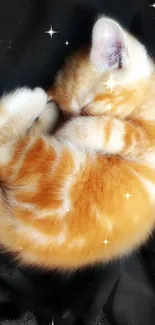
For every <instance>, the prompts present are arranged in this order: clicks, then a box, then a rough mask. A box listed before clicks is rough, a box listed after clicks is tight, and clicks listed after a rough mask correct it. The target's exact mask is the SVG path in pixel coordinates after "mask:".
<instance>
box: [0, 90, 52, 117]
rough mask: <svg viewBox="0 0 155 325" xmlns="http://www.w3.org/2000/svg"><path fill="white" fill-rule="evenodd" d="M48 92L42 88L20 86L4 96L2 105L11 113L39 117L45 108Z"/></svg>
mask: <svg viewBox="0 0 155 325" xmlns="http://www.w3.org/2000/svg"><path fill="white" fill-rule="evenodd" d="M47 100H48V98H47V94H46V92H45V91H44V90H43V89H42V88H35V89H33V90H32V89H30V88H26V87H25V88H18V89H16V90H15V91H14V92H12V93H10V94H8V95H6V96H3V98H2V102H1V104H2V107H3V109H4V110H5V111H6V112H7V113H8V114H9V115H10V116H12V115H16V114H18V113H19V114H20V115H24V114H30V115H34V119H35V118H37V117H38V116H39V115H40V114H41V113H42V112H43V111H44V109H45V107H46V104H47Z"/></svg>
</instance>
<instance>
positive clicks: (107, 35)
mask: <svg viewBox="0 0 155 325" xmlns="http://www.w3.org/2000/svg"><path fill="white" fill-rule="evenodd" d="M110 35H111V34H110V33H108V31H107V29H106V31H105V32H104V34H103V36H104V38H105V39H106V40H107V39H108V38H109V36H110Z"/></svg>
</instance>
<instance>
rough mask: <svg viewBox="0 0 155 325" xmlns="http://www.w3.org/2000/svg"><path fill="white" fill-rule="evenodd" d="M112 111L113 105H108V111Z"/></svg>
mask: <svg viewBox="0 0 155 325" xmlns="http://www.w3.org/2000/svg"><path fill="white" fill-rule="evenodd" d="M111 109H112V105H111V104H108V106H107V110H108V111H109V112H110V110H111Z"/></svg>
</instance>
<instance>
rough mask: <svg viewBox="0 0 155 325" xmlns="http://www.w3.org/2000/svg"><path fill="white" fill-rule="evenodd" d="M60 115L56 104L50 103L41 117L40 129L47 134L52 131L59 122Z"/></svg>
mask: <svg viewBox="0 0 155 325" xmlns="http://www.w3.org/2000/svg"><path fill="white" fill-rule="evenodd" d="M59 115H60V114H59V110H58V108H57V106H56V104H54V103H53V102H49V103H48V104H47V105H46V109H45V110H44V112H43V113H42V114H41V115H40V116H39V119H38V121H39V124H40V129H41V130H42V131H45V132H48V131H52V130H53V129H54V128H55V127H56V125H57V123H58V121H59Z"/></svg>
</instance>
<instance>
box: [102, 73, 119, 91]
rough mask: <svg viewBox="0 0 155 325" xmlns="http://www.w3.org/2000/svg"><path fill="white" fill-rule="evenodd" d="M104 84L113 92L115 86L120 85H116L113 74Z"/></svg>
mask: <svg viewBox="0 0 155 325" xmlns="http://www.w3.org/2000/svg"><path fill="white" fill-rule="evenodd" d="M103 84H105V85H106V86H107V88H108V89H110V91H113V88H114V87H115V85H116V84H118V83H116V82H115V81H114V79H113V76H112V74H111V75H110V77H109V79H108V81H106V82H103Z"/></svg>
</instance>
